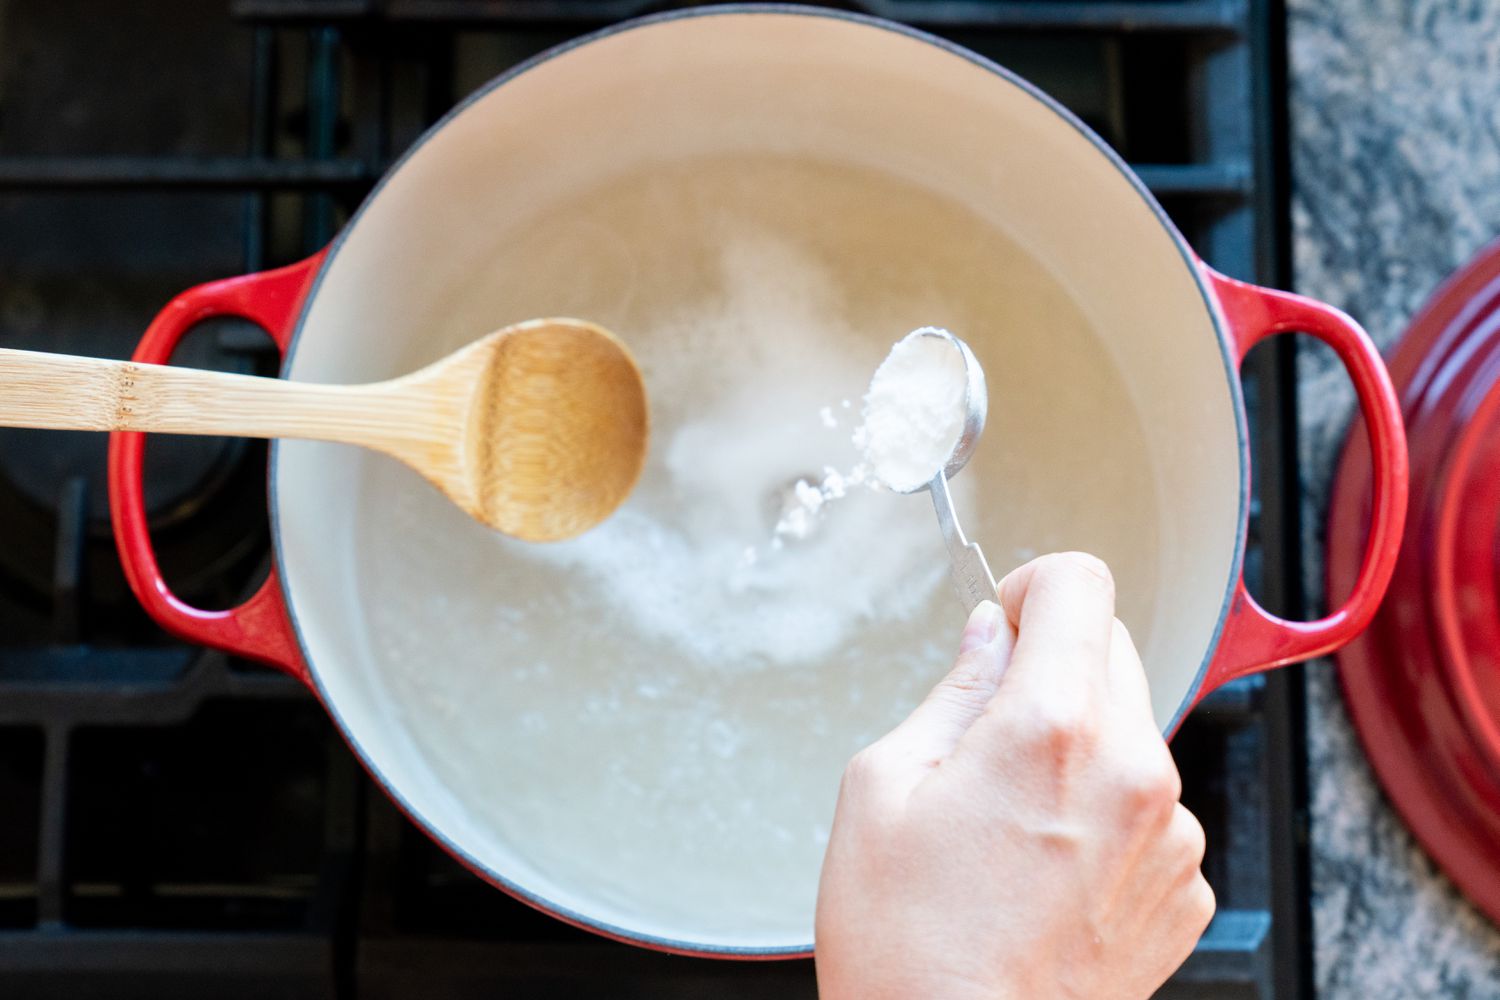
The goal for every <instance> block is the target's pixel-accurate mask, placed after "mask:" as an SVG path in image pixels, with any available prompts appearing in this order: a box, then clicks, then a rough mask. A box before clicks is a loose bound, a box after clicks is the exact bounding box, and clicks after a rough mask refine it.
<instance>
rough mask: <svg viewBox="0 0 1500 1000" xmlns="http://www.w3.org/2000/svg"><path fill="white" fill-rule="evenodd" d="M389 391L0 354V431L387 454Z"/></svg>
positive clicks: (398, 406) (391, 426) (397, 402)
mask: <svg viewBox="0 0 1500 1000" xmlns="http://www.w3.org/2000/svg"><path fill="white" fill-rule="evenodd" d="M398 386H399V384H398V383H375V384H373V385H368V386H360V385H350V386H343V385H312V384H309V383H304V382H288V381H286V380H284V379H278V378H259V377H256V376H253V375H232V374H228V373H225V372H212V371H202V370H199V369H193V368H178V367H175V366H171V365H147V364H139V363H137V362H134V361H108V360H105V359H103V358H83V357H76V356H73V355H68V354H43V353H40V352H36V351H14V350H5V349H0V426H6V427H49V428H55V429H59V430H86V431H156V432H161V433H168V434H223V435H228V436H233V437H255V438H312V439H317V440H325V441H345V442H348V443H350V444H361V445H364V446H366V447H373V448H376V449H378V450H381V451H390V450H393V449H392V442H393V439H394V438H398V437H400V436H401V435H399V434H397V433H395V432H396V430H397V429H399V427H400V426H401V425H402V423H403V422H404V421H403V415H404V413H405V411H407V410H409V409H410V405H411V401H410V400H409V399H407V398H406V396H407V395H409V394H405V393H402V392H401V391H399V388H398Z"/></svg>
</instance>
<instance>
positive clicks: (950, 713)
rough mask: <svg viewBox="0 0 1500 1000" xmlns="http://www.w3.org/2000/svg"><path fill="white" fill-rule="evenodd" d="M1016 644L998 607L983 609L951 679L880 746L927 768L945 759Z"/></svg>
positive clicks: (989, 604)
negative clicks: (886, 747) (884, 746)
mask: <svg viewBox="0 0 1500 1000" xmlns="http://www.w3.org/2000/svg"><path fill="white" fill-rule="evenodd" d="M1015 641H1016V634H1015V630H1014V629H1013V628H1012V627H1011V625H1010V623H1009V622H1008V621H1007V620H1006V618H1005V612H1003V611H1002V610H1000V606H999V605H998V604H996V603H995V602H993V601H985V602H984V603H982V604H980V605H979V607H977V608H975V609H974V612H973V613H972V614H971V615H969V622H968V624H967V625H965V626H964V632H963V638H962V639H960V640H959V646H958V661H957V662H956V663H955V664H954V665H953V669H952V670H950V671H949V672H948V676H946V677H944V678H943V679H942V680H940V681H938V683H937V686H936V687H934V688H933V689H932V691H931V692H929V693H928V695H927V697H926V698H925V699H923V700H922V703H921V704H920V705H918V706H917V707H916V708H915V709H913V710H912V713H911V715H909V716H907V717H906V721H904V722H902V723H901V724H900V725H899V726H897V727H896V728H895V729H893V730H892V731H891V733H890V735H888V736H887V737H886V738H885V739H884V740H882V741H881V742H882V743H884V744H886V745H887V746H888V747H889V748H890V749H892V750H899V751H900V753H901V756H902V757H904V758H906V759H908V760H910V761H912V762H913V763H916V764H918V765H920V766H921V767H923V768H930V767H932V766H934V765H935V764H937V763H938V762H939V761H941V760H943V759H944V758H946V757H947V756H948V755H949V754H950V753H952V752H953V748H954V747H955V746H957V745H958V740H959V737H961V736H963V734H964V732H965V731H966V730H967V729H968V728H969V726H970V725H972V724H973V722H974V720H975V719H977V718H979V715H980V713H982V712H983V711H984V707H985V706H986V705H987V704H989V701H990V699H991V698H992V697H994V694H995V691H996V690H997V689H998V688H999V687H1000V678H1001V677H1003V676H1004V675H1005V668H1006V667H1007V666H1008V665H1009V663H1010V653H1011V649H1012V648H1013V647H1014V646H1015Z"/></svg>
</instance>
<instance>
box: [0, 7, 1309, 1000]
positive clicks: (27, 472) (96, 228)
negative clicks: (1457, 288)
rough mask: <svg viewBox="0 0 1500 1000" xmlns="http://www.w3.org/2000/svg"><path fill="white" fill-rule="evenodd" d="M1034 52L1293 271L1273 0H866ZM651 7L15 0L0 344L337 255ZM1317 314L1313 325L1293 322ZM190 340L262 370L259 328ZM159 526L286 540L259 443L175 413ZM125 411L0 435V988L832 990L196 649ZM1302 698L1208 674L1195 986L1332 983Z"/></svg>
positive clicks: (59, 345) (1206, 206) (1215, 253)
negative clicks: (1312, 918)
mask: <svg viewBox="0 0 1500 1000" xmlns="http://www.w3.org/2000/svg"><path fill="white" fill-rule="evenodd" d="M853 6H855V7H856V8H857V9H860V10H863V11H866V12H868V13H873V14H877V15H883V16H888V17H892V18H894V19H897V20H906V21H910V22H912V23H915V24H917V25H918V26H920V27H923V28H926V29H928V30H931V31H934V32H936V33H939V34H943V35H946V36H949V37H951V38H954V39H955V40H957V41H959V42H961V43H963V44H965V45H968V46H970V47H971V48H974V49H975V50H977V51H979V52H981V53H983V54H985V55H988V56H991V57H993V58H995V59H996V60H997V61H999V62H1001V63H1002V64H1004V65H1006V66H1008V67H1010V68H1012V69H1014V70H1015V71H1017V72H1019V73H1020V74H1021V75H1023V76H1025V77H1027V78H1029V79H1031V80H1032V81H1034V82H1035V83H1037V84H1038V85H1039V86H1041V87H1042V88H1043V89H1044V90H1047V91H1048V92H1050V93H1052V94H1053V95H1055V96H1056V97H1058V98H1059V99H1060V100H1062V101H1063V102H1064V103H1065V104H1067V105H1068V106H1069V107H1071V108H1072V109H1073V110H1074V111H1075V112H1076V113H1078V114H1079V115H1080V116H1081V117H1082V118H1083V119H1084V120H1085V121H1086V122H1088V123H1089V124H1090V125H1091V126H1092V127H1093V128H1095V129H1096V130H1097V131H1099V132H1100V133H1101V134H1102V135H1103V136H1104V137H1105V138H1106V139H1107V140H1109V141H1110V142H1111V143H1112V144H1114V145H1115V146H1116V148H1118V149H1119V150H1120V151H1121V152H1122V153H1123V155H1124V156H1125V157H1126V158H1127V159H1128V160H1129V161H1130V162H1131V163H1132V164H1133V165H1134V166H1135V167H1136V169H1137V170H1138V172H1139V173H1140V174H1141V176H1142V177H1143V178H1144V179H1145V180H1146V182H1147V183H1148V184H1149V185H1150V186H1151V188H1152V189H1153V190H1154V191H1155V192H1156V193H1157V195H1158V197H1159V198H1160V200H1161V201H1162V202H1163V204H1164V205H1165V207H1166V208H1167V209H1168V211H1169V212H1170V213H1171V214H1172V216H1173V218H1174V219H1175V220H1176V221H1177V223H1178V225H1179V226H1180V227H1181V228H1182V229H1183V231H1184V232H1185V234H1186V235H1187V236H1188V239H1189V241H1190V242H1191V243H1192V244H1193V245H1194V246H1195V247H1196V248H1197V249H1198V250H1199V251H1200V252H1201V253H1202V254H1203V255H1204V256H1205V257H1206V259H1207V260H1208V261H1209V262H1210V263H1211V264H1213V265H1214V266H1215V267H1217V268H1219V269H1220V270H1223V271H1226V272H1228V273H1230V274H1233V275H1235V276H1238V277H1243V278H1247V279H1252V280H1256V281H1259V282H1262V283H1266V284H1278V283H1281V282H1280V280H1279V279H1280V278H1281V277H1282V275H1283V267H1284V261H1285V255H1284V246H1283V243H1284V228H1285V227H1284V224H1283V223H1284V218H1283V206H1282V194H1283V192H1282V190H1281V184H1280V178H1281V176H1282V173H1283V169H1284V168H1283V164H1282V159H1283V154H1284V141H1283V132H1284V129H1283V121H1282V108H1281V97H1280V89H1279V81H1278V73H1279V69H1278V67H1279V65H1280V55H1279V46H1280V36H1281V30H1282V28H1281V25H1280V23H1279V21H1278V17H1277V14H1276V10H1275V8H1274V6H1273V5H1271V4H1269V3H1265V2H1262V0H1248V2H1245V3H1238V4H1223V3H1218V2H1210V0H1173V2H1171V3H1161V2H1140V3H1135V2H1126V3H1113V4H1098V5H1090V4H1071V3H1053V2H1037V0H1010V2H999V0H996V2H986V0H974V2H965V3H950V2H933V0H869V2H865V3H860V4H855V5H853ZM657 9H661V5H655V4H647V3H641V2H635V0H628V2H626V0H597V2H595V0H577V2H568V3H561V2H552V0H525V2H518V3H509V4H496V3H486V2H477V0H476V2H468V0H443V2H434V0H386V2H383V3H376V2H368V3H367V2H361V0H323V2H318V0H238V2H235V3H233V4H231V5H230V6H229V9H228V10H227V11H226V10H225V8H224V7H222V6H220V5H203V4H196V3H191V2H188V0H172V2H162V3H158V4H153V5H131V6H128V7H122V8H121V9H119V10H117V11H115V12H113V13H112V14H111V16H110V18H109V19H108V23H107V24H100V23H99V20H98V17H97V13H96V11H95V8H94V7H93V5H91V4H88V3H85V2H83V0H49V2H46V3H43V2H41V0H0V345H3V346H6V347H22V348H33V349H43V350H52V351H64V352H73V353H82V354H94V355H99V356H106V357H125V356H127V355H128V354H129V353H130V351H131V350H132V349H133V347H134V345H135V343H136V340H137V339H138V337H139V335H140V333H141V331H142V330H144V328H145V326H146V324H147V322H149V320H150V318H151V316H152V315H153V314H154V312H155V310H156V309H157V308H159V307H160V306H161V305H162V304H163V303H165V302H166V301H167V300H168V299H169V298H170V297H171V296H172V295H173V294H174V293H176V292H178V291H180V290H182V289H183V288H186V287H188V286H189V285H192V284H194V283H197V282H199V281H203V280H208V279H212V278H217V277H223V276H226V275H230V274H236V273H241V272H244V271H249V270H257V269H261V268H265V267H270V266H276V265H278V264H283V263H287V262H290V261H292V260H295V259H298V258H300V257H301V256H303V255H305V254H306V253H308V252H310V251H312V250H315V249H317V248H318V247H320V246H322V245H323V244H324V243H325V242H326V241H327V240H328V239H329V238H330V237H331V235H332V234H333V233H334V232H335V231H336V229H337V226H338V225H339V224H340V223H341V222H342V221H343V220H344V219H345V218H347V216H348V214H349V213H350V212H351V211H352V209H353V208H354V207H355V206H356V205H357V203H358V201H359V199H360V198H361V197H362V196H363V194H364V192H365V191H367V190H368V189H369V187H370V186H371V185H372V184H373V183H374V181H375V179H376V178H377V177H378V176H379V174H380V172H381V170H382V169H383V168H384V166H385V165H386V164H388V163H389V162H390V161H391V159H392V158H393V156H394V155H396V154H399V152H400V150H402V149H403V148H405V147H406V146H407V145H408V144H409V143H410V142H411V141H412V140H413V139H414V138H415V137H416V136H417V135H419V134H420V132H421V131H422V129H423V128H425V127H426V125H428V124H429V123H431V122H432V121H433V120H435V119H436V118H437V117H438V116H439V115H441V114H442V113H443V112H444V111H446V110H447V109H448V108H449V107H450V106H451V105H452V104H453V103H454V102H455V101H456V100H457V99H459V98H461V97H462V96H463V95H464V94H466V93H468V92H469V91H471V90H473V89H474V88H475V87H477V86H478V85H480V84H481V83H483V82H484V81H485V80H487V79H489V78H490V77H492V76H494V75H495V74H497V73H499V72H500V71H502V70H503V69H504V68H506V67H507V66H509V65H511V64H513V63H514V62H516V61H517V60H519V59H521V58H524V57H526V56H528V55H531V54H533V53H535V52H537V51H540V50H542V49H544V48H546V47H548V46H550V45H552V44H554V43H556V42H559V41H562V40H565V39H567V38H570V37H573V36H575V35H577V34H580V33H582V32H584V31H588V30H592V29H593V28H596V27H598V26H601V25H603V24H606V23H609V22H610V21H613V20H616V19H619V18H621V17H624V16H628V15H631V14H635V13H644V12H647V11H648V10H657ZM1283 339H1285V338H1283ZM178 360H180V361H181V362H183V363H186V364H192V365H195V366H200V367H211V368H219V369H223V370H230V371H242V372H255V373H262V374H270V373H273V372H274V371H275V368H276V356H275V352H274V350H272V349H271V348H270V345H269V342H268V340H267V339H266V338H265V336H264V335H263V334H262V333H261V332H260V331H259V330H257V329H254V328H253V327H249V326H247V325H245V324H242V323H232V322H222V323H214V324H204V325H203V327H202V328H201V329H199V330H197V331H195V332H194V333H193V334H192V335H191V336H190V337H189V339H188V341H187V342H186V344H185V346H184V348H183V350H182V351H181V352H180V353H179V355H178ZM1291 363H1292V354H1291V351H1290V347H1289V345H1285V344H1279V343H1276V342H1272V343H1270V344H1268V345H1266V346H1265V347H1262V348H1259V349H1257V350H1256V352H1254V353H1253V354H1252V355H1251V358H1250V360H1249V362H1248V363H1247V366H1246V392H1247V406H1248V408H1249V410H1250V414H1251V419H1252V440H1253V445H1254V448H1255V462H1256V474H1257V475H1256V489H1257V498H1256V511H1257V513H1256V519H1255V523H1254V525H1253V528H1252V551H1251V554H1250V558H1249V561H1248V564H1247V576H1248V578H1249V579H1250V581H1251V584H1252V588H1253V589H1255V590H1256V591H1257V593H1258V595H1259V596H1261V597H1262V599H1263V601H1264V602H1265V603H1266V604H1267V605H1268V606H1269V607H1271V608H1272V609H1273V610H1277V611H1281V612H1284V613H1289V614H1295V613H1296V612H1297V611H1298V610H1299V606H1298V605H1299V600H1300V597H1299V595H1300V590H1299V588H1298V583H1297V576H1296V573H1295V568H1296V566H1297V565H1298V545H1299V531H1298V527H1297V522H1296V518H1297V506H1296V498H1295V494H1294V492H1290V491H1291V490H1292V489H1294V487H1295V484H1296V476H1295V450H1294V448H1293V447H1292V445H1291V437H1290V434H1291V428H1292V426H1293V425H1294V419H1293V417H1294V414H1293V411H1292V402H1293V401H1292V392H1291V386H1292V375H1293V371H1292V365H1291ZM147 462H148V466H149V472H148V481H150V482H151V483H152V484H153V488H154V493H153V494H152V495H151V497H150V498H149V505H150V507H151V511H152V517H153V532H154V537H155V538H156V541H157V545H158V548H159V552H160V554H161V556H162V560H163V565H164V569H165V571H166V575H167V578H168V580H169V582H170V583H171V584H172V586H173V587H174V588H175V589H177V590H178V592H179V593H181V594H182V596H184V597H185V598H187V599H189V600H191V601H194V602H197V603H199V604H200V605H201V606H204V607H224V606H228V605H230V604H232V603H234V602H236V601H237V600H240V599H242V598H243V597H244V596H246V595H247V594H248V593H249V592H250V591H251V590H253V588H254V587H255V586H256V585H257V584H258V582H259V580H260V579H261V578H262V577H263V575H264V573H265V570H266V567H267V564H268V558H269V556H268V532H267V528H266V523H265V489H264V476H265V449H264V446H263V445H259V444H254V443H245V442H237V441H226V440H219V439H178V440H166V439H153V440H152V441H151V443H150V444H149V446H148V449H147ZM104 468H105V463H104V440H103V438H102V436H86V435H68V434H55V433H44V432H30V431H9V430H0V525H3V526H4V527H3V528H0V797H3V798H0V800H3V801H5V802H7V803H8V804H9V805H8V808H7V809H6V810H5V811H4V813H3V815H0V993H3V994H4V995H5V996H6V997H25V996H56V995H70V996H89V997H113V996H121V997H123V996H140V995H151V996H158V997H171V996H184V997H186V996H193V997H197V996H203V995H213V996H218V997H233V996H247V997H250V996H254V997H264V996H267V995H275V996H287V997H304V996H305V997H320V996H339V997H364V998H370V997H381V996H409V995H422V996H424V997H433V998H448V997H467V996H480V995H484V996H490V995H494V993H495V992H497V991H500V990H510V991H513V992H515V993H516V994H518V995H528V996H530V995H557V996H568V997H593V996H598V997H605V996H608V997H614V998H620V997H631V996H651V997H656V998H669V997H690V996H691V997H698V996H705V995H713V996H716V997H726V998H730V997H745V998H750V997H770V996H776V997H797V996H806V997H811V996H813V995H814V992H815V991H814V986H813V981H812V976H811V966H810V964H809V963H806V962H794V963H770V964H760V965H742V964H734V963H715V962H707V961H695V960H683V959H677V958H671V957H668V956H663V955H658V954H654V953H650V952H646V951H642V950H639V949H635V948H631V947H627V946H623V945H618V944H615V943H612V942H608V941H604V940H602V939H598V938H595V937H593V936H591V935H588V934H585V933H583V932H580V931H577V930H574V929H572V928H570V927H567V926H565V925H563V924H561V923H559V922H557V921H555V920H553V919H551V918H549V917H546V916H543V915H541V914H538V913H536V912H534V911H532V910H530V909H528V908H527V907H525V906H523V905H521V904H519V903H517V902H515V901H513V900H511V899H509V898H507V897H506V896H504V895H503V894H501V893H499V892H497V891H495V890H494V889H492V888H490V887H489V886H487V885H485V884H483V883H481V882H480V881H479V880H478V879H476V878H475V877H474V876H472V875H471V874H469V873H468V872H467V871H465V870H464V869H462V868H461V867H460V866H459V865H457V864H456V863H455V862H453V861H452V860H451V859H449V858H448V857H447V856H446V855H444V854H443V853H442V852H441V851H440V850H439V849H438V848H436V847H435V846H434V845H433V844H432V843H431V842H430V841H429V840H427V838H425V837H424V836H422V835H421V834H420V832H418V831H417V830H416V829H415V828H414V827H412V826H411V825H410V824H409V823H408V822H407V821H405V820H404V819H403V818H402V817H401V816H400V815H399V813H398V812H397V811H396V810H395V808H394V807H393V806H391V805H390V804H389V803H388V802H387V801H386V799H385V798H384V797H383V796H381V795H380V794H379V793H378V792H377V791H375V790H373V789H372V788H371V786H370V785H369V783H368V781H367V780H366V779H365V777H364V776H363V774H362V773H361V772H360V770H359V768H358V767H357V765H356V764H355V763H354V761H353V759H352V758H351V757H350V755H349V754H348V752H347V750H346V749H345V747H344V746H343V744H342V742H341V741H340V740H339V739H338V737H337V735H336V734H335V733H334V731H333V729H332V727H331V726H330V725H329V723H328V722H327V720H326V719H325V717H324V716H323V714H322V713H321V711H320V709H319V707H318V705H317V704H316V703H315V702H314V701H313V699H312V698H311V697H310V696H309V695H308V694H307V693H306V692H305V691H304V690H303V689H302V688H300V687H299V686H298V685H296V684H295V683H294V682H293V681H291V680H289V679H287V678H285V677H282V676H280V675H276V674H273V673H272V672H270V671H267V670H264V669H261V668H259V667H257V666H255V665H253V664H248V663H244V662H239V661H235V660H233V659H231V658H227V657H225V656H222V655H220V654H217V653H213V652H207V651H203V650H200V649H196V648H190V647H187V646H184V645H182V644H179V643H177V642H174V641H173V640H172V639H170V638H169V637H167V636H166V635H164V634H162V633H161V632H160V631H159V630H158V629H156V628H155V626H154V625H153V624H152V623H151V622H150V621H149V620H148V619H147V618H146V617H145V616H144V615H143V614H142V613H141V612H140V610H139V608H138V607H137V605H136V603H135V601H134V599H133V597H131V595H130V594H129V592H128V589H127V588H126V587H125V584H124V581H123V578H122V575H121V573H120V569H119V565H118V561H117V560H116V558H115V554H114V548H113V539H112V536H111V534H110V530H109V525H108V521H107V512H106V508H105V504H104V489H103V477H104ZM1298 691H1299V689H1298V688H1296V687H1294V686H1293V685H1291V684H1290V683H1289V682H1288V678H1287V676H1286V675H1284V674H1279V675H1278V674H1273V675H1269V676H1265V677H1254V678H1250V679H1247V680H1245V681H1242V682H1239V683H1237V684H1234V685H1231V686H1230V687H1229V688H1227V689H1225V690H1223V691H1221V692H1218V693H1216V694H1215V695H1214V696H1212V697H1211V698H1210V699H1209V700H1208V701H1207V702H1206V703H1205V704H1204V705H1203V706H1202V707H1201V708H1200V709H1199V710H1198V711H1197V712H1196V713H1194V715H1193V716H1191V717H1190V718H1189V719H1188V721H1187V723H1186V724H1185V725H1184V727H1183V729H1182V731H1181V733H1180V735H1179V736H1178V738H1177V740H1176V742H1175V743H1174V747H1173V749H1174V752H1175V754H1176V755H1177V758H1178V761H1179V764H1180V766H1181V769H1182V771H1183V775H1184V779H1185V784H1186V792H1185V799H1186V801H1187V803H1188V805H1189V806H1190V807H1191V808H1192V809H1193V810H1194V812H1195V813H1197V814H1198V815H1199V817H1200V818H1201V819H1202V820H1203V822H1204V825H1205V827H1206V828H1207V831H1208V834H1209V840H1210V851H1209V856H1208V859H1207V860H1206V862H1205V869H1206V872H1207V874H1208V877H1209V880H1210V881H1211V882H1212V883H1213V885H1214V888H1215V890H1216V892H1217V894H1218V898H1219V901H1220V912H1219V915H1218V917H1217V918H1216V920H1215V921H1214V924H1213V926H1212V927H1211V928H1210V930H1209V933H1208V934H1207V935H1206V936H1205V938H1204V940H1203V942H1202V944H1201V945H1200V947H1199V949H1198V950H1197V952H1195V954H1194V956H1193V957H1192V958H1191V959H1190V960H1189V962H1188V964H1187V965H1186V966H1185V967H1184V968H1183V970H1182V971H1181V972H1180V973H1179V974H1178V975H1177V976H1176V977H1175V978H1174V979H1173V981H1172V982H1171V983H1170V984H1169V985H1168V986H1167V987H1166V988H1165V989H1164V991H1163V993H1162V996H1164V997H1171V998H1197V997H1216V998H1233V997H1246V998H1252V997H1253V998H1260V1000H1269V998H1273V997H1274V998H1277V1000H1288V998H1294V997H1301V996H1304V995H1306V994H1305V993H1304V980H1305V978H1306V976H1307V966H1306V962H1305V956H1304V944H1303V942H1304V940H1305V927H1304V925H1305V921H1306V914H1305V913H1304V905H1305V903H1304V901H1305V895H1306V893H1305V881H1304V873H1303V868H1302V864H1301V856H1300V847H1299V839H1298V830H1299V828H1300V827H1299V824H1300V822H1301V819H1300V817H1301V806H1300V804H1299V803H1300V792H1299V788H1298V775H1299V774H1300V765H1299V752H1300V751H1299V747H1300V731H1301V730H1300V725H1299V723H1298V718H1299V715H1298V713H1299V711H1300V706H1299V701H1298Z"/></svg>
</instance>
